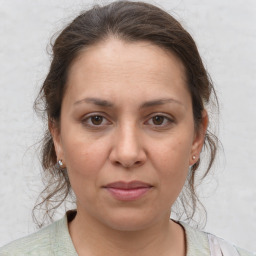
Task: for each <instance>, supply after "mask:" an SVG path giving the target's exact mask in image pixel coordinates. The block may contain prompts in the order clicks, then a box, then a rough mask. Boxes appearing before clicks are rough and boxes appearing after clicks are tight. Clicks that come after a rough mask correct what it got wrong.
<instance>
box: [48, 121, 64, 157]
mask: <svg viewBox="0 0 256 256" xmlns="http://www.w3.org/2000/svg"><path fill="white" fill-rule="evenodd" d="M48 127H49V131H50V133H51V135H52V139H53V143H54V148H55V152H56V157H57V161H58V160H64V154H63V147H62V141H61V136H60V127H59V125H58V124H57V123H56V121H54V120H50V121H49V122H48Z"/></svg>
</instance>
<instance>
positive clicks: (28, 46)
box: [0, 0, 256, 251]
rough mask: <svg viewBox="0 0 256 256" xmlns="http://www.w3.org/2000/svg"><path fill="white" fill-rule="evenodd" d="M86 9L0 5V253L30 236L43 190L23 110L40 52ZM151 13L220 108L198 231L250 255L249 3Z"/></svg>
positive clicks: (43, 62) (32, 118)
mask: <svg viewBox="0 0 256 256" xmlns="http://www.w3.org/2000/svg"><path fill="white" fill-rule="evenodd" d="M98 2H99V1H98ZM100 2H103V1H100ZM151 2H152V1H151ZM91 3H92V2H91V1H81V0H80V1H79V0H73V1H67V0H55V1H51V0H41V1H35V0H22V1H19V0H8V1H7V0H6V1H5V0H0V141H1V143H0V172H1V176H0V177H1V178H0V200H1V201H0V202H1V208H0V246H1V245H3V244H5V243H7V242H9V241H11V240H13V239H16V238H18V237H21V236H24V235H27V234H28V233H31V232H33V231H34V230H35V225H34V224H33V222H32V218H31V209H32V207H33V204H34V202H35V199H36V196H37V194H38V192H39V191H40V189H41V187H42V184H41V181H40V180H41V176H40V167H39V162H38V156H37V155H38V152H37V149H36V147H37V145H34V144H35V143H36V141H38V140H39V139H40V136H41V132H42V128H43V126H42V123H41V121H40V120H39V119H38V118H37V117H36V115H35V113H34V112H33V110H32V104H33V100H34V98H35V96H36V93H37V91H38V88H39V86H40V85H41V83H42V81H43V78H44V76H45V74H46V72H47V69H48V66H49V56H48V55H47V53H46V46H47V44H48V43H49V39H50V37H51V35H52V34H53V33H54V32H56V31H57V30H59V29H60V28H61V27H62V26H63V25H64V24H66V23H67V22H68V21H70V20H71V19H72V18H73V17H74V16H75V15H76V14H77V13H78V12H79V11H80V10H82V9H83V8H87V7H89V6H90V4H91ZM155 3H156V4H157V5H158V6H161V7H164V8H165V9H166V10H168V11H171V12H172V14H173V15H174V16H175V17H176V18H178V20H180V21H181V23H182V24H183V25H184V26H185V27H186V28H187V29H188V31H189V32H190V33H191V34H192V36H193V37H194V38H195V40H196V42H197V44H198V47H199V50H200V52H201V55H202V57H203V60H204V62H205V64H206V66H207V69H208V70H209V72H210V74H211V76H212V78H213V81H214V83H215V86H216V88H217V92H218V95H219V99H220V109H221V112H220V117H219V122H220V125H219V136H220V138H221V141H222V143H223V146H224V152H221V153H220V155H219V158H218V163H217V165H216V166H215V168H214V174H213V175H214V177H211V178H210V179H209V178H208V179H207V182H206V183H205V184H204V185H203V186H202V187H201V189H200V193H201V195H203V202H204V204H205V206H206V208H207V210H208V222H207V225H206V228H205V229H206V230H207V231H210V232H212V233H214V234H216V235H218V236H221V237H223V238H225V239H227V240H229V241H232V242H233V243H235V244H237V245H239V246H240V247H244V248H246V249H249V250H254V251H255V250H256V246H255V238H256V235H255V232H256V216H255V212H256V201H255V198H256V186H255V181H256V157H255V155H256V140H255V136H256V112H255V108H256V90H255V89H256V85H255V81H256V28H255V24H256V1H254V0H215V1H206V0H200V1H199V0H183V1H181V0H179V1H178V0H176V1H175V0H172V1H167V0H166V1H164V0H161V1H155ZM62 214H63V213H62V212H60V214H59V216H61V215H62Z"/></svg>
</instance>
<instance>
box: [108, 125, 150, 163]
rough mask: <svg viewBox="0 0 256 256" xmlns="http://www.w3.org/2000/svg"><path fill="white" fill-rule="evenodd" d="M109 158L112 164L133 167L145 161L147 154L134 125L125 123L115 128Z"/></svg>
mask: <svg viewBox="0 0 256 256" xmlns="http://www.w3.org/2000/svg"><path fill="white" fill-rule="evenodd" d="M114 136H115V138H114V140H113V147H112V150H111V152H110V155H109V159H110V161H111V162H112V164H114V165H119V166H122V167H124V168H134V167H138V166H141V165H143V164H144V163H145V161H146V158H147V155H146V151H145V149H144V148H143V143H142V139H141V136H140V134H139V132H138V131H137V129H136V127H134V126H131V125H125V126H123V127H119V128H117V131H116V133H115V135H114Z"/></svg>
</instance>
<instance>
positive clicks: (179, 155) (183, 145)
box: [151, 136, 192, 199]
mask: <svg viewBox="0 0 256 256" xmlns="http://www.w3.org/2000/svg"><path fill="white" fill-rule="evenodd" d="M191 145H192V141H191V139H190V137H189V136H188V137H184V136H180V137H179V136H177V137H176V136H175V138H173V137H170V138H168V139H166V140H165V141H163V142H162V143H161V144H156V145H155V147H153V148H152V151H151V155H152V157H151V159H152V163H153V165H154V168H155V169H156V170H158V177H159V179H160V180H159V182H160V184H162V189H163V190H164V191H165V192H166V194H167V196H169V195H174V197H175V196H177V195H178V194H179V193H180V191H181V189H182V187H183V185H184V182H185V180H186V177H187V174H188V170H189V159H190V152H191ZM174 199H175V198H174Z"/></svg>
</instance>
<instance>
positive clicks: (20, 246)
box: [0, 223, 56, 256]
mask: <svg viewBox="0 0 256 256" xmlns="http://www.w3.org/2000/svg"><path fill="white" fill-rule="evenodd" d="M55 226H56V223H53V224H51V225H49V226H47V227H45V228H43V229H41V230H39V231H38V232H36V233H34V234H31V235H29V236H26V237H23V238H20V239H18V240H15V241H13V242H11V243H9V244H7V245H5V246H4V247H2V248H1V249H0V255H1V256H7V255H8V256H9V255H30V254H31V253H33V252H42V253H43V252H49V251H50V250H51V240H52V236H53V235H54V230H55ZM38 255H40V254H38Z"/></svg>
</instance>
